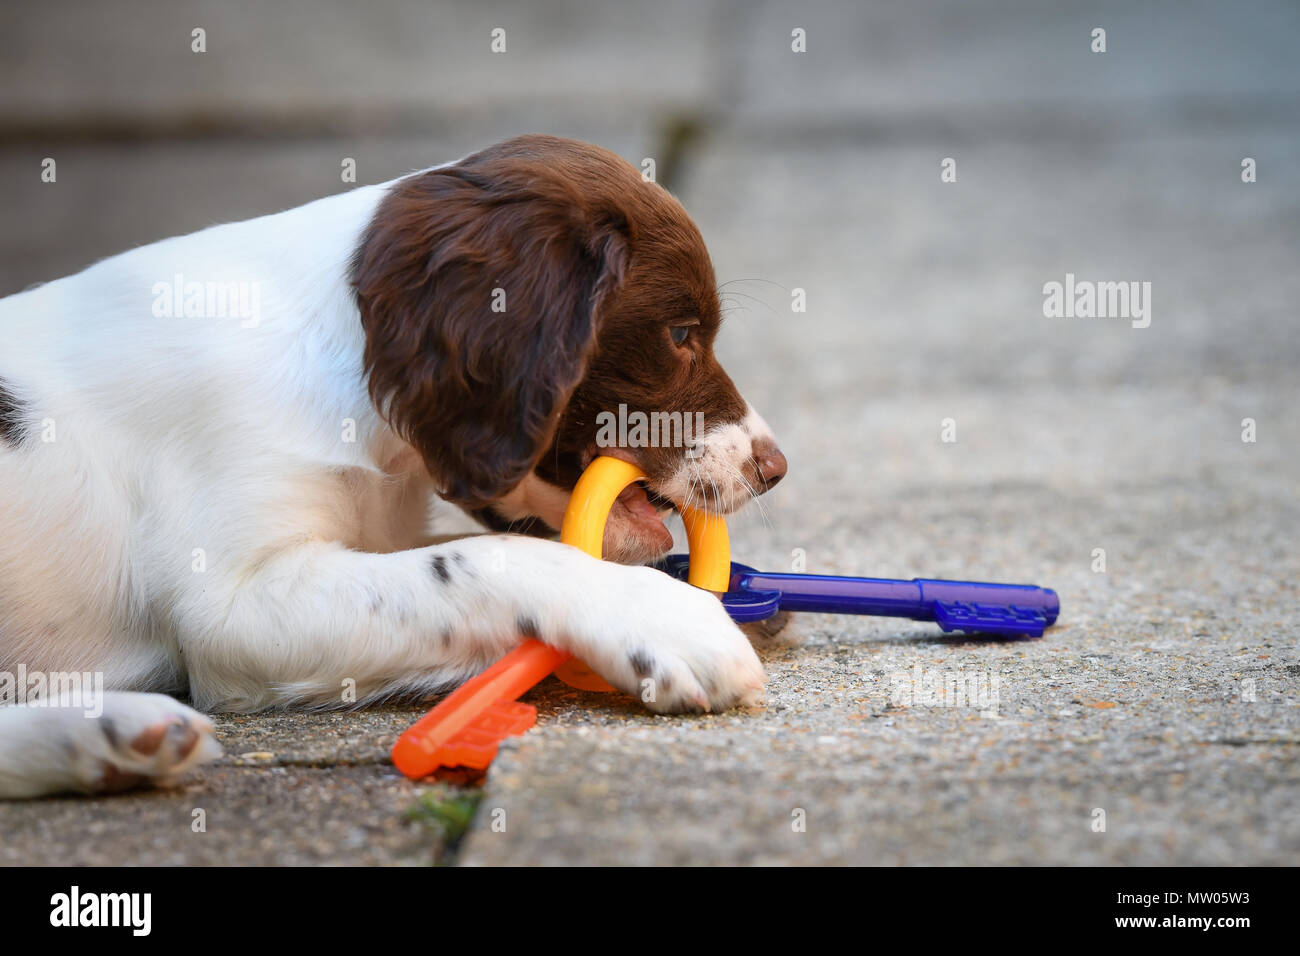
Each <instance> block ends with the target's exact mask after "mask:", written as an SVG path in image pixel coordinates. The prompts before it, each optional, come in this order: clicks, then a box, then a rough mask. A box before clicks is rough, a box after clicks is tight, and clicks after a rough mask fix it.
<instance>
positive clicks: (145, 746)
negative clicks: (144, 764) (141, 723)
mask: <svg viewBox="0 0 1300 956" xmlns="http://www.w3.org/2000/svg"><path fill="white" fill-rule="evenodd" d="M171 726H172V725H171V724H170V723H161V724H150V725H149V726H148V727H146V728H145V729H144V730H142V731H140V733H138V734H136V736H135V739H134V740H132V741H131V749H132V750H134V751H135V752H136V753H140V754H144V755H145V756H146V757H152V756H153V755H154V754H156V753H157V752H158V748H159V747H161V746H162V742H163V740H164V739H165V738H166V737H167V731H168V730H169V729H170V727H171Z"/></svg>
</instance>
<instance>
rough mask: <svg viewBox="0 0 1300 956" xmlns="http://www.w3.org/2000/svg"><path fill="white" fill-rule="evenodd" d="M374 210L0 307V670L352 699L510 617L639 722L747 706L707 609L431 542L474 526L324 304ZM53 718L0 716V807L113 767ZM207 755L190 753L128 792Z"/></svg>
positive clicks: (340, 320)
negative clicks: (639, 706)
mask: <svg viewBox="0 0 1300 956" xmlns="http://www.w3.org/2000/svg"><path fill="white" fill-rule="evenodd" d="M385 188H386V187H385V186H371V187H365V188H358V189H356V190H354V191H352V192H349V193H346V194H343V195H339V196H334V197H330V198H327V199H322V200H319V201H317V202H313V203H310V204H308V205H305V206H302V207H299V208H297V209H292V210H289V211H287V212H283V213H279V214H277V215H273V216H266V217H263V218H260V219H254V220H250V221H247V222H240V223H233V224H229V225H221V226H214V227H212V228H209V229H206V230H203V231H202V232H198V233H195V234H193V235H189V236H184V237H180V238H174V239H168V240H165V241H163V242H158V243H155V244H153V245H149V246H144V247H141V248H138V249H134V250H132V251H130V252H126V253H124V254H122V255H118V256H115V257H113V258H110V259H107V260H105V261H102V262H100V263H98V264H96V265H94V266H92V267H90V268H88V269H86V270H85V271H83V272H81V273H79V274H77V275H74V276H70V277H68V278H65V279H60V280H58V281H55V282H50V283H48V284H46V285H42V286H39V287H37V288H34V289H31V290H29V291H26V292H23V293H20V294H18V295H14V296H10V297H8V298H6V299H3V300H0V342H3V343H4V345H3V350H2V351H0V382H3V383H4V385H5V387H6V388H7V389H8V390H9V391H10V392H11V393H12V394H13V395H14V396H15V397H16V398H18V399H19V400H20V401H21V403H22V404H23V406H24V409H25V410H27V411H28V412H30V414H31V416H33V417H34V419H35V424H36V425H37V426H38V427H37V428H36V429H35V430H33V431H32V432H31V433H30V434H29V435H28V437H27V439H26V440H25V441H24V442H22V444H21V445H20V446H19V447H17V448H12V447H10V446H8V445H6V444H5V443H3V442H0V502H3V504H2V505H0V671H6V670H8V671H13V670H14V669H15V668H16V667H17V665H18V664H20V663H22V664H24V665H25V666H26V668H27V669H28V670H29V671H54V670H59V671H68V670H79V671H95V672H102V673H103V674H104V677H105V683H106V686H107V687H108V688H109V689H110V690H113V689H117V690H122V691H149V690H161V691H167V692H172V691H177V692H179V691H182V690H185V689H188V691H189V693H190V694H191V695H192V698H193V701H194V703H195V706H197V707H199V708H201V709H204V710H234V711H250V710H257V709H261V708H267V707H288V706H309V707H330V706H341V705H343V704H346V703H351V702H352V700H351V699H349V697H348V696H347V693H348V688H349V686H353V687H355V701H356V702H357V703H364V702H366V701H370V700H375V699H379V698H382V697H385V696H388V695H393V694H399V693H408V692H422V691H429V690H432V689H434V688H438V687H444V686H448V685H450V684H454V683H456V682H458V681H460V680H462V679H464V678H465V677H466V676H468V675H470V674H471V673H474V672H475V671H477V670H479V669H481V668H482V667H484V666H485V665H486V664H488V663H489V662H491V661H492V660H494V659H496V658H497V657H499V656H500V655H501V654H502V653H503V652H505V651H506V650H507V649H508V648H510V647H511V646H513V645H514V644H515V643H517V642H518V640H519V630H518V627H519V623H520V622H521V621H524V620H526V621H529V622H532V624H534V625H535V626H536V627H537V629H538V631H539V634H540V636H541V637H542V639H543V640H546V641H548V642H550V643H552V644H555V645H556V646H559V647H562V648H564V649H566V650H570V651H572V652H574V653H576V654H578V655H579V656H581V657H582V658H584V659H585V660H586V661H587V662H588V663H589V664H591V666H592V667H593V668H594V669H595V670H597V671H598V672H599V673H601V674H602V675H603V676H604V677H606V678H607V679H608V680H610V681H611V682H612V683H614V684H615V685H616V686H618V687H620V688H622V689H625V690H628V691H632V692H636V693H637V694H638V696H641V693H640V692H641V682H640V680H639V678H638V675H637V674H636V673H634V672H633V667H632V664H631V663H630V660H631V659H632V658H633V655H641V657H640V660H641V661H642V662H643V663H644V662H645V661H647V660H648V661H649V662H650V663H651V664H652V665H653V669H654V674H655V677H656V679H657V680H658V681H659V682H660V683H661V684H663V683H665V681H664V679H665V678H666V679H667V680H666V683H667V685H668V690H667V691H665V692H664V693H661V694H659V695H658V698H657V700H655V701H652V702H648V703H649V705H650V706H652V707H653V708H654V709H656V710H680V709H689V708H707V707H712V708H720V707H725V706H729V705H731V704H733V703H735V702H737V701H740V700H744V699H750V698H752V697H753V696H754V695H755V694H756V693H757V692H758V690H759V688H760V687H761V685H762V681H763V672H762V668H761V666H760V665H759V662H758V660H757V658H756V656H755V655H754V652H753V650H752V649H751V648H750V646H749V644H748V642H747V641H746V639H745V638H744V636H743V635H742V634H741V632H740V631H739V630H738V629H737V628H736V627H735V626H734V625H733V624H732V623H731V622H730V620H729V619H728V618H727V616H726V614H725V613H724V612H723V611H722V609H721V607H720V605H719V603H718V602H717V601H716V600H715V599H713V598H712V597H711V596H710V595H708V594H705V593H703V592H699V591H697V590H695V589H693V588H691V587H689V586H687V585H685V584H681V583H679V582H676V581H673V580H671V579H669V578H668V577H667V576H666V575H663V574H660V573H658V572H656V571H652V570H648V569H645V568H635V567H624V566H619V565H615V564H612V563H607V562H601V561H598V560H596V559H594V558H591V557H588V556H586V555H584V554H582V553H581V552H579V551H577V550H576V549H573V548H570V547H567V546H565V545H561V544H558V543H555V542H549V541H540V540H534V539H528V538H522V537H518V536H480V537H474V538H468V539H464V540H460V541H455V542H451V543H441V544H434V543H432V542H433V541H434V538H433V537H432V535H433V534H435V533H437V532H446V531H456V530H464V529H466V528H469V527H474V526H473V525H472V523H470V522H468V519H466V518H465V517H464V515H463V513H462V512H460V511H459V510H458V509H454V508H451V507H450V506H449V505H447V504H446V503H445V502H442V501H441V500H440V499H437V498H436V496H435V495H434V494H433V486H432V483H431V481H430V479H429V476H428V474H427V473H426V472H425V470H424V468H423V466H422V464H421V462H420V460H419V457H418V455H417V454H416V453H415V451H414V450H413V449H412V448H411V447H410V446H408V445H407V444H405V443H404V442H402V441H401V440H399V439H398V438H397V437H396V436H395V435H394V434H393V433H392V432H391V431H390V430H389V429H388V427H387V426H386V425H385V424H384V423H383V422H382V421H381V420H380V418H379V416H378V415H377V414H376V412H375V410H374V407H373V405H372V404H371V401H370V399H369V397H368V395H367V390H366V383H365V381H364V378H363V375H362V360H361V356H362V349H363V345H364V341H363V333H362V329H361V325H360V320H359V316H358V313H357V307H356V305H355V302H354V299H353V296H352V294H351V290H350V288H349V286H348V271H349V258H350V256H351V255H352V252H353V250H354V248H355V247H356V244H357V242H358V239H359V237H360V235H361V234H362V231H363V229H364V227H365V225H366V223H367V222H368V220H369V219H370V217H371V215H372V214H373V212H374V210H375V208H376V205H377V203H378V202H379V200H380V199H381V197H382V195H383V192H384V190H385ZM178 274H179V275H182V276H184V278H185V280H186V281H191V280H192V281H197V282H238V283H248V284H251V286H250V287H251V288H254V289H256V290H257V303H258V311H259V314H258V316H257V318H256V321H255V322H250V321H247V319H246V318H245V319H244V320H242V321H241V317H240V316H231V317H226V318H220V317H207V318H201V317H193V318H166V317H159V316H158V315H155V314H154V313H155V308H154V306H155V302H156V299H157V293H156V289H157V287H158V284H159V283H168V282H172V281H173V279H174V277H175V276H176V275H178ZM352 430H354V432H355V440H351V441H349V440H346V439H347V437H349V436H350V435H351V434H352ZM525 493H526V492H521V494H525ZM551 506H552V507H553V506H554V502H551ZM435 557H441V558H442V559H443V562H444V564H443V566H444V568H445V569H446V570H447V572H448V574H449V580H447V581H443V580H441V579H440V577H439V576H438V575H437V574H436V573H434V571H433V562H434V558H435ZM110 697H111V698H112V707H111V710H112V712H113V713H115V714H116V715H117V719H118V720H119V721H120V722H121V723H122V724H123V725H130V726H131V727H137V726H143V725H147V724H148V722H149V721H157V720H160V719H169V718H168V717H167V716H166V715H172V716H177V715H179V716H180V718H181V719H183V720H193V721H196V723H195V726H198V727H200V729H201V730H202V731H203V733H204V734H205V735H208V736H210V734H211V727H210V725H207V726H206V727H204V726H203V725H202V724H201V723H199V722H201V721H202V718H201V717H199V716H198V715H193V717H190V716H189V715H190V714H192V713H193V712H192V711H188V709H187V708H181V705H179V704H176V703H175V702H173V701H168V706H167V707H163V708H162V709H161V710H160V705H159V704H158V700H160V699H161V700H167V699H166V698H157V697H155V696H152V695H149V696H146V695H131V694H116V695H110ZM133 700H134V701H135V702H134V703H133ZM7 711H13V712H12V713H10V712H7ZM19 711H22V712H21V713H20V712H19ZM164 712H165V713H164ZM77 720H79V721H80V723H77V722H75V721H74V720H73V718H72V717H70V716H68V714H66V713H60V712H59V711H57V710H40V709H35V708H0V797H2V796H28V795H32V794H36V793H44V792H50V791H52V790H59V789H67V788H83V789H86V788H90V787H92V786H93V781H94V774H96V773H98V772H100V770H102V769H103V767H102V764H103V762H109V763H113V762H114V761H116V764H115V765H119V764H120V765H122V766H123V767H127V768H128V769H129V767H130V766H135V764H131V759H130V758H127V757H122V756H121V755H120V753H119V754H118V757H114V755H113V748H112V747H111V746H108V745H106V744H104V742H103V741H102V740H101V739H100V737H99V733H98V731H97V730H96V729H95V724H94V722H93V721H88V720H86V719H85V718H81V717H78V718H77ZM142 722H144V723H143V724H142ZM119 736H120V735H119ZM59 748H63V750H62V752H64V754H65V756H64V757H56V756H51V755H53V754H55V753H56V751H58V750H59ZM215 752H216V751H215V749H214V748H212V747H209V746H207V741H206V740H205V742H204V744H203V746H201V747H200V748H198V750H197V751H196V753H197V754H198V756H197V757H196V758H195V759H194V760H189V759H188V758H186V759H185V760H182V761H178V762H177V763H176V764H175V765H169V766H165V767H159V768H156V769H155V770H154V771H152V772H155V773H157V774H158V775H159V776H164V777H165V776H167V775H169V774H170V773H172V772H174V771H176V770H177V769H178V768H179V769H183V768H184V767H185V766H190V765H192V764H193V763H195V762H198V761H200V760H203V759H208V758H210V757H211V756H213V755H214V754H215ZM87 755H90V757H93V758H94V759H89V758H88V757H87ZM119 758H120V759H119ZM160 759H161V758H160ZM138 763H139V761H136V764H138Z"/></svg>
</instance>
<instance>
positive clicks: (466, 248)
mask: <svg viewBox="0 0 1300 956" xmlns="http://www.w3.org/2000/svg"><path fill="white" fill-rule="evenodd" d="M626 230H627V223H626V219H625V218H624V217H623V215H622V214H621V212H619V211H618V209H617V208H607V209H593V208H589V201H588V200H586V199H585V198H584V196H583V195H582V191H581V190H579V189H577V188H575V187H574V186H573V185H572V178H571V177H569V178H566V177H565V176H564V175H562V173H561V171H560V170H556V169H553V168H551V167H549V166H548V165H546V164H545V163H542V162H539V161H537V160H527V159H521V158H520V157H517V156H513V157H511V156H506V157H493V156H491V155H489V154H484V153H480V154H477V155H476V156H472V157H470V158H469V159H467V160H465V161H464V162H462V163H459V164H457V165H454V166H449V167H444V168H442V169H435V170H431V171H429V172H426V173H421V174H419V175H417V176H412V177H409V178H407V179H404V180H402V181H401V182H399V183H398V184H397V185H396V186H394V187H393V189H392V191H391V192H390V193H389V194H388V196H387V197H386V198H385V199H384V201H383V202H382V203H381V204H380V207H379V209H378V211H377V213H376V215H375V217H374V220H373V221H372V222H371V224H370V227H369V230H368V231H367V233H366V235H365V237H364V239H363V241H362V244H361V246H360V247H359V248H358V251H357V256H356V260H355V263H354V268H353V281H354V284H355V286H356V294H357V302H358V304H359V306H360V309H361V322H362V326H363V327H364V329H365V332H366V350H365V368H366V373H367V375H368V376H369V386H370V395H371V398H372V399H373V401H374V402H375V405H376V407H377V408H379V410H380V412H381V413H382V414H383V415H384V416H385V417H386V418H387V419H388V421H389V423H390V424H391V425H392V426H393V428H394V429H395V430H396V431H397V432H398V434H400V435H401V436H402V437H403V438H404V439H406V440H407V441H409V442H411V444H413V445H414V446H415V447H416V448H417V449H418V450H419V451H420V452H421V454H422V455H423V456H424V460H425V463H426V466H427V467H428V469H429V472H430V474H431V475H432V476H433V477H434V480H435V481H437V482H439V483H440V485H441V490H442V493H443V494H444V496H445V497H446V498H448V499H449V500H451V501H454V502H456V503H458V504H461V505H465V506H468V507H478V506H481V505H483V504H486V503H488V502H491V501H495V500H497V499H499V498H500V497H501V496H502V495H504V494H505V493H506V492H508V491H509V490H510V489H512V488H513V487H515V485H517V484H518V483H519V482H520V481H522V480H523V479H524V477H525V476H527V474H528V473H529V472H530V471H531V470H532V468H533V466H534V465H535V464H536V461H537V459H538V457H539V456H540V455H541V454H542V452H543V450H544V449H545V448H546V446H547V444H548V443H549V441H550V438H551V435H552V434H553V433H554V431H555V427H556V422H557V419H558V418H559V415H560V413H561V411H562V410H563V408H564V405H565V403H566V402H567V400H568V398H569V395H570V394H571V393H572V391H573V389H574V388H575V387H576V386H577V385H578V383H579V382H580V381H581V379H582V377H583V374H584V373H585V370H586V366H587V361H588V358H589V356H590V354H591V352H592V350H593V348H594V346H595V342H596V331H597V322H598V316H599V314H600V309H601V304H602V302H604V301H605V300H606V299H607V297H608V296H609V294H610V292H612V291H613V290H614V289H615V288H616V287H617V286H618V285H619V283H620V282H621V281H622V279H623V274H624V272H625V270H626V268H627V259H628V244H627V236H626Z"/></svg>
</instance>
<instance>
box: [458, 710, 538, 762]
mask: <svg viewBox="0 0 1300 956" xmlns="http://www.w3.org/2000/svg"><path fill="white" fill-rule="evenodd" d="M536 723H537V708H536V707H534V706H533V705H532V704H521V703H519V702H518V701H513V700H499V701H497V702H496V703H495V704H493V705H492V706H491V707H488V708H487V709H486V710H484V711H483V713H482V714H480V715H479V716H478V717H477V718H475V720H474V722H473V723H471V724H470V725H469V726H467V727H466V728H465V729H464V730H462V731H461V732H460V733H458V734H457V735H456V736H455V737H452V738H451V740H449V741H447V743H446V744H444V745H443V746H442V747H440V748H438V751H437V753H436V754H435V755H434V757H435V759H436V760H437V761H438V765H439V766H441V767H471V768H473V769H475V770H482V769H483V768H485V767H487V766H488V765H489V764H490V763H492V760H493V758H495V757H496V755H497V750H498V749H500V747H501V742H502V741H503V740H505V739H506V738H507V737H516V736H518V735H519V734H522V733H524V732H525V731H526V730H528V729H529V728H531V727H532V726H533V725H534V724H536Z"/></svg>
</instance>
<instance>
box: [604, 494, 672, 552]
mask: <svg viewBox="0 0 1300 956" xmlns="http://www.w3.org/2000/svg"><path fill="white" fill-rule="evenodd" d="M675 510H677V506H676V505H675V504H674V503H673V502H672V500H670V499H668V498H665V497H664V496H663V495H660V494H656V493H655V492H654V491H653V490H651V489H650V488H649V487H648V486H647V485H646V484H645V482H644V481H634V482H632V484H630V485H628V486H627V487H626V488H624V489H623V491H622V492H621V493H620V494H619V496H618V497H617V498H616V499H614V506H613V508H611V509H610V513H611V514H613V513H614V512H618V516H619V518H620V519H621V520H620V522H619V523H620V524H623V525H624V526H625V527H627V528H628V529H629V530H631V531H633V532H634V533H635V534H636V536H637V537H638V538H640V539H641V540H642V541H643V542H645V544H647V545H649V546H651V547H653V548H655V549H656V550H658V551H660V552H667V551H670V550H672V546H673V533H672V532H671V531H669V530H668V525H667V524H666V523H665V521H666V519H667V518H668V516H669V515H671V514H672V513H673V512H674V511H675Z"/></svg>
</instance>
